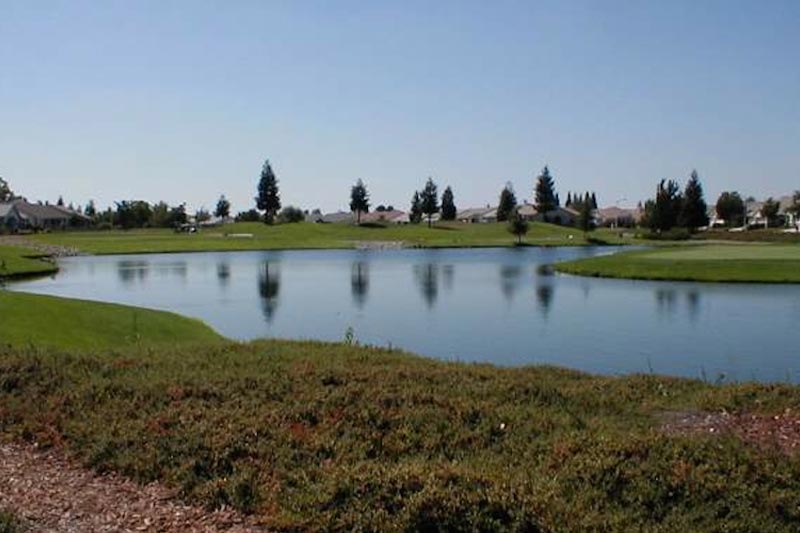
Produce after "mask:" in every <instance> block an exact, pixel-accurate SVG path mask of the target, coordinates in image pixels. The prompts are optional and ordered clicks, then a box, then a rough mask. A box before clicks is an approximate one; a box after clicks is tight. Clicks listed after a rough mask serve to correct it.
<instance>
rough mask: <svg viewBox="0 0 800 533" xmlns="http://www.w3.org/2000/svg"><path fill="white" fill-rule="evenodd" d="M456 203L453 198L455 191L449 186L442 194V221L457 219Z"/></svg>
mask: <svg viewBox="0 0 800 533" xmlns="http://www.w3.org/2000/svg"><path fill="white" fill-rule="evenodd" d="M456 212H457V209H456V202H455V198H454V197H453V189H451V188H450V186H449V185H448V186H447V187H446V188H445V190H444V192H443V193H442V220H455V219H456Z"/></svg>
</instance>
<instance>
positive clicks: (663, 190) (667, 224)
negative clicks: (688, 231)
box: [645, 180, 683, 232]
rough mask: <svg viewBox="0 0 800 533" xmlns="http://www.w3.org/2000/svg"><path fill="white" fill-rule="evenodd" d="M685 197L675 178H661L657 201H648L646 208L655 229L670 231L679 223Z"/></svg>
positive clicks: (652, 227)
mask: <svg viewBox="0 0 800 533" xmlns="http://www.w3.org/2000/svg"><path fill="white" fill-rule="evenodd" d="M682 203H683V198H682V196H681V193H680V187H679V186H678V183H677V182H676V181H674V180H661V181H660V182H659V184H658V188H657V189H656V198H655V201H652V202H651V201H648V203H647V204H645V209H648V207H649V209H650V211H649V212H647V221H648V225H649V226H650V229H651V230H653V231H658V232H661V231H669V230H671V229H672V228H674V227H675V226H676V225H677V224H678V216H679V215H680V211H681V204H682Z"/></svg>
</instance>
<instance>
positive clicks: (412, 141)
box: [0, 0, 800, 211]
mask: <svg viewBox="0 0 800 533" xmlns="http://www.w3.org/2000/svg"><path fill="white" fill-rule="evenodd" d="M0 13H1V15H0V176H2V177H4V178H5V179H6V180H7V181H8V182H9V183H10V184H11V186H12V189H14V190H15V192H17V193H18V194H22V195H24V196H26V197H28V199H29V200H49V201H51V202H54V201H55V200H56V199H57V198H58V197H59V195H62V196H63V197H64V199H65V200H66V201H67V202H75V203H76V204H84V203H85V202H86V201H88V200H89V199H93V200H95V201H96V202H97V203H98V205H99V206H101V207H103V206H106V205H109V204H112V203H113V202H114V201H116V200H123V199H143V200H148V201H158V200H164V201H167V202H168V203H170V204H174V205H176V204H179V203H183V202H185V203H187V205H188V206H189V207H190V209H196V208H199V207H205V208H208V209H213V207H214V205H215V204H216V200H217V198H218V197H219V195H220V194H225V195H226V196H227V197H228V198H229V199H230V200H231V202H232V204H233V210H234V211H240V210H246V209H249V208H250V207H252V206H253V203H254V202H253V196H254V195H255V190H256V184H257V181H258V177H259V173H260V170H261V166H262V164H263V162H264V160H265V159H269V160H270V162H271V164H272V167H273V169H274V170H275V172H276V174H277V176H278V179H279V182H280V188H281V198H282V201H283V204H284V205H299V206H301V207H303V208H308V209H313V208H321V209H323V210H324V211H333V210H336V209H345V210H346V209H347V208H348V202H349V192H350V187H351V186H352V184H353V183H354V182H355V181H356V180H357V179H359V178H361V179H363V180H364V182H365V183H366V184H367V187H368V189H369V191H370V196H371V200H372V204H373V206H376V205H378V204H391V205H394V206H395V207H398V208H402V209H407V208H408V204H409V201H410V198H411V195H412V194H413V192H414V190H416V189H420V188H422V186H423V184H424V181H425V180H426V178H427V177H428V176H432V177H433V179H434V180H435V181H436V183H437V184H438V185H439V188H440V190H442V189H443V188H444V187H445V186H447V185H450V186H452V188H453V191H454V193H455V199H456V204H457V205H458V206H459V207H470V206H481V205H485V204H488V203H496V201H497V197H498V195H499V192H500V190H501V188H502V187H503V185H504V184H505V183H506V182H511V183H512V184H513V185H514V188H515V190H516V192H517V196H518V197H519V198H520V199H530V198H531V195H532V189H533V184H534V179H535V176H536V175H537V174H538V173H539V171H540V170H541V169H542V167H543V166H544V165H549V168H550V170H551V171H552V173H553V175H554V178H555V180H556V186H557V189H558V190H559V192H560V193H561V198H562V200H563V199H564V198H566V195H567V191H570V190H572V191H584V190H593V191H596V192H597V196H598V201H599V203H600V204H601V205H621V206H626V205H629V206H633V205H635V204H636V202H637V201H639V200H643V199H645V198H647V197H649V196H651V195H652V194H653V193H654V190H655V187H656V183H657V182H658V180H660V179H662V178H673V179H677V180H679V181H680V183H681V184H682V185H683V184H684V183H685V182H686V180H687V179H688V176H689V174H690V172H691V171H692V169H695V168H696V169H697V171H698V172H699V174H700V177H701V180H702V182H703V184H704V187H705V190H706V194H707V199H708V200H710V201H711V202H713V201H714V200H715V199H716V196H717V195H718V194H719V193H720V192H721V191H723V190H738V191H740V192H741V193H742V194H743V195H745V196H749V195H753V196H756V197H759V198H763V197H766V196H770V195H773V196H778V195H782V194H787V193H790V192H791V191H793V190H795V189H800V2H798V1H796V0H788V1H778V0H765V1H756V0H753V1H750V2H740V1H737V0H722V1H714V0H702V1H697V0H691V1H677V0H676V1H673V0H670V1H668V2H667V1H652V2H648V1H641V0H631V1H614V0H604V1H585V2H584V1H567V0H555V1H533V0H527V1H520V2H513V1H502V0H498V1H494V0H493V1H488V0H486V1H483V2H471V1H468V0H462V1H447V0H437V1H436V2H431V1H415V0H402V1H396V2H389V1H380V2H374V1H362V2H351V1H335V2H331V1H319V2H312V1H303V0H297V1H284V2H268V1H264V0H259V1H253V2H249V1H243V0H239V1H236V0H232V1H218V2H210V1H200V0H193V1H169V0H158V1H152V2H150V1H145V0H142V1H136V2H131V1H127V0H123V1H116V0H109V1H103V2H98V1H88V2H85V1H81V0H68V1H63V2H50V1H46V0H41V1H39V0H37V1H34V2H31V1H27V0H22V1H19V2H10V1H8V0H0Z"/></svg>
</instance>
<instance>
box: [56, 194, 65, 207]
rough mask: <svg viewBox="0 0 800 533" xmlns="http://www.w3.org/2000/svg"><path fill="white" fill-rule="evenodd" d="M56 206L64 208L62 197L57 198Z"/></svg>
mask: <svg viewBox="0 0 800 533" xmlns="http://www.w3.org/2000/svg"><path fill="white" fill-rule="evenodd" d="M56 205H57V206H58V207H64V197H63V196H59V197H58V201H57V202H56Z"/></svg>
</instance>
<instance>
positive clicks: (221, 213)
mask: <svg viewBox="0 0 800 533" xmlns="http://www.w3.org/2000/svg"><path fill="white" fill-rule="evenodd" d="M230 214H231V203H230V202H229V201H228V199H227V198H225V195H224V194H223V195H222V196H220V197H219V200H217V207H216V209H214V216H215V217H218V218H228V217H229V216H230Z"/></svg>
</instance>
